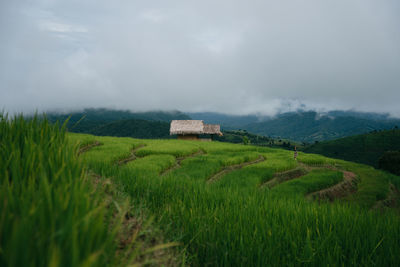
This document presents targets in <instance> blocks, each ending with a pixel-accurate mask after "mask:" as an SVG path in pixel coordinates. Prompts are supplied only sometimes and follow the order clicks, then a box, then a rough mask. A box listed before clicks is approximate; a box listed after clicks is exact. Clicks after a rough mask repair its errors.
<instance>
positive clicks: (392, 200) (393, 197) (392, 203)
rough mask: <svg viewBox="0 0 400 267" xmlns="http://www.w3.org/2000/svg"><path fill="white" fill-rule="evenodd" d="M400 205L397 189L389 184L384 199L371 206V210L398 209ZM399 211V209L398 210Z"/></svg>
mask: <svg viewBox="0 0 400 267" xmlns="http://www.w3.org/2000/svg"><path fill="white" fill-rule="evenodd" d="M399 205H400V192H399V190H397V188H396V187H395V186H394V185H393V184H392V183H389V192H388V194H387V196H386V198H385V199H382V200H379V201H377V202H376V203H375V205H374V206H372V208H371V209H374V210H383V209H384V208H396V207H397V208H399ZM399 211H400V209H399Z"/></svg>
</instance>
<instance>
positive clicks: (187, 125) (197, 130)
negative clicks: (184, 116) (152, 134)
mask: <svg viewBox="0 0 400 267" xmlns="http://www.w3.org/2000/svg"><path fill="white" fill-rule="evenodd" d="M169 133H170V134H171V135H173V134H183V135H185V134H218V135H222V133H221V130H220V126H219V125H212V124H205V123H204V122H203V121H201V120H173V121H171V127H170V130H169Z"/></svg>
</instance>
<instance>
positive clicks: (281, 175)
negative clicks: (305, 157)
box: [261, 167, 308, 188]
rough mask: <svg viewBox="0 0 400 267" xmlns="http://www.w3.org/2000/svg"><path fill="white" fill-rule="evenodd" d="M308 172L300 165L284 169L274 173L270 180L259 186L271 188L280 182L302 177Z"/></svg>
mask: <svg viewBox="0 0 400 267" xmlns="http://www.w3.org/2000/svg"><path fill="white" fill-rule="evenodd" d="M307 173H308V172H307V171H306V170H305V168H302V167H297V168H295V169H292V170H288V171H284V172H278V173H275V174H274V178H272V179H271V180H269V181H267V182H265V183H263V184H262V185H261V187H264V186H267V187H269V188H272V187H274V186H276V185H278V184H280V183H283V182H286V181H289V180H292V179H295V178H299V177H302V176H304V175H306V174H307Z"/></svg>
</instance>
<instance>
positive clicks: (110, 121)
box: [46, 108, 190, 138]
mask: <svg viewBox="0 0 400 267" xmlns="http://www.w3.org/2000/svg"><path fill="white" fill-rule="evenodd" d="M46 117H47V118H48V119H49V121H51V122H56V121H58V122H60V123H64V121H67V119H68V121H67V129H68V130H69V131H71V132H76V133H89V134H95V135H101V136H118V137H136V138H168V137H169V122H170V121H171V120H188V119H190V117H188V116H187V115H185V114H183V113H181V112H179V111H173V112H163V111H151V112H130V111H123V110H111V109H104V108H103V109H85V110H84V111H82V112H71V113H66V114H57V113H48V114H47V115H46Z"/></svg>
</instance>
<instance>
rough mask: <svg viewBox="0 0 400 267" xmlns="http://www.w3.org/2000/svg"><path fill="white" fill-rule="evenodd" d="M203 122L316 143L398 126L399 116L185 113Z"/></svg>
mask: <svg viewBox="0 0 400 267" xmlns="http://www.w3.org/2000/svg"><path fill="white" fill-rule="evenodd" d="M188 115H189V116H191V117H192V118H198V119H200V118H203V119H204V120H205V122H206V123H219V124H221V126H222V128H223V129H227V130H231V129H244V130H247V131H249V132H252V133H256V134H260V135H264V136H270V137H273V138H285V139H290V140H294V141H298V142H307V143H310V142H315V141H323V140H332V139H337V138H341V137H346V136H351V135H356V134H363V133H368V132H371V131H374V130H385V129H392V128H393V127H395V126H400V119H393V118H390V116H389V115H388V114H380V113H364V112H356V111H330V112H325V113H317V112H315V111H297V112H287V113H281V114H278V115H276V116H274V117H270V116H262V115H246V116H237V115H226V114H219V113H210V112H209V113H188Z"/></svg>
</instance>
